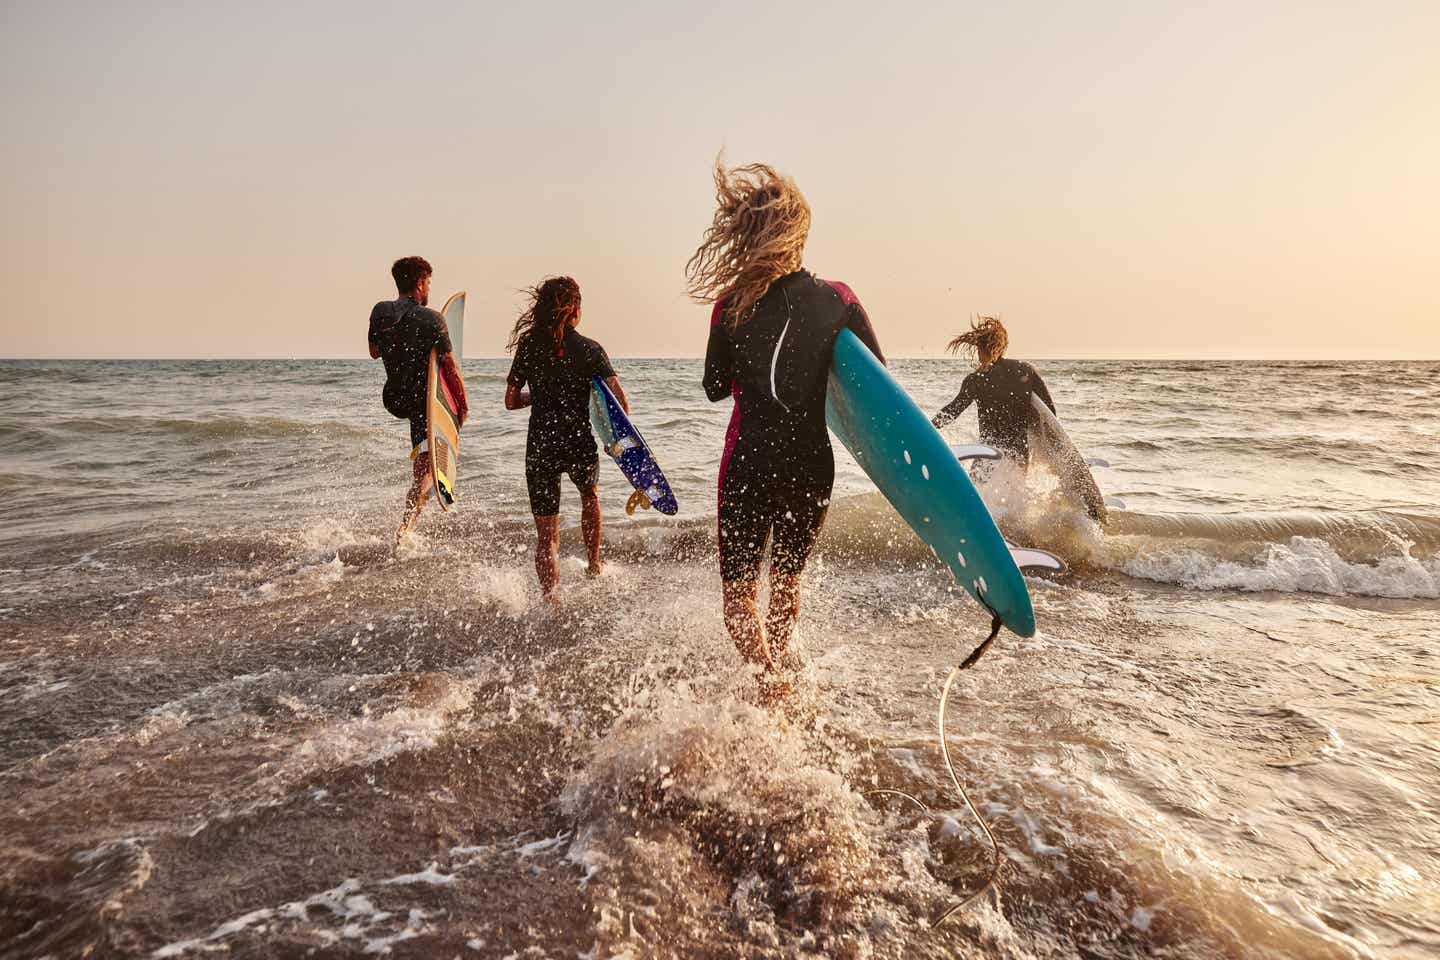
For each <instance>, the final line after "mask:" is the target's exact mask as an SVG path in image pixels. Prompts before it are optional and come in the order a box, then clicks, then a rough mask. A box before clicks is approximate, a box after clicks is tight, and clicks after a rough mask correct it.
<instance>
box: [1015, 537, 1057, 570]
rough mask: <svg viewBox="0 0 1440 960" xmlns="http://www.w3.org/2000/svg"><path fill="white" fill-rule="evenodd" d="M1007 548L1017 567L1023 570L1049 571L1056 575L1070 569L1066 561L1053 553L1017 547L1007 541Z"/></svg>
mask: <svg viewBox="0 0 1440 960" xmlns="http://www.w3.org/2000/svg"><path fill="white" fill-rule="evenodd" d="M1005 546H1007V547H1009V548H1010V557H1011V558H1012V559H1013V560H1014V561H1015V566H1017V567H1019V568H1020V569H1021V570H1049V571H1052V572H1054V573H1064V572H1065V571H1066V569H1068V568H1067V567H1066V566H1065V561H1064V560H1061V559H1060V558H1059V557H1057V556H1055V554H1053V553H1046V552H1045V551H1044V550H1031V549H1028V548H1026V547H1017V546H1015V545H1014V544H1013V543H1011V542H1010V541H1009V540H1006V541H1005Z"/></svg>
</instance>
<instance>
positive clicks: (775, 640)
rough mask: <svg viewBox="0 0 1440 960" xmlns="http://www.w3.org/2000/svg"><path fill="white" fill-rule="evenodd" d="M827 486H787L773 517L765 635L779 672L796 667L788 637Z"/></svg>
mask: <svg viewBox="0 0 1440 960" xmlns="http://www.w3.org/2000/svg"><path fill="white" fill-rule="evenodd" d="M831 476H833V474H831ZM822 479H823V478H822ZM830 487H831V484H830V483H828V482H826V483H821V484H816V485H815V486H812V487H810V488H809V489H805V488H803V487H798V486H794V487H790V488H789V489H788V490H787V491H786V492H785V495H784V497H783V499H784V500H785V503H784V505H783V509H782V510H780V511H778V514H777V516H776V517H775V532H774V538H773V539H774V543H773V544H772V546H771V547H770V607H769V609H768V610H767V611H766V616H765V635H766V637H767V638H768V639H769V642H770V656H771V657H772V658H773V659H774V661H775V666H776V667H777V668H779V669H785V670H794V669H797V668H798V667H799V657H797V656H796V655H795V654H794V652H793V651H791V649H790V638H791V637H792V636H794V634H795V622H796V620H798V619H799V617H800V576H801V574H803V573H804V572H805V563H806V561H807V560H809V559H810V551H811V550H813V549H814V547H815V539H816V538H817V537H818V536H820V528H821V527H823V526H824V525H825V514H826V512H827V511H828V510H829V508H830Z"/></svg>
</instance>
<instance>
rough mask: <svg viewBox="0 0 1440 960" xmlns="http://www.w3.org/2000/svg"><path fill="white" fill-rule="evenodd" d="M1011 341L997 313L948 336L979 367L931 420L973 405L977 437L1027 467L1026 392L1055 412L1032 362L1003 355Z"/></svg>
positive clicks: (945, 419)
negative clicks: (978, 424)
mask: <svg viewBox="0 0 1440 960" xmlns="http://www.w3.org/2000/svg"><path fill="white" fill-rule="evenodd" d="M1009 343H1010V338H1009V335H1008V334H1007V333H1006V330H1005V326H1004V324H1002V323H1001V322H1000V321H999V320H998V319H997V318H995V317H981V318H980V320H979V322H978V323H975V324H973V325H972V327H971V329H970V330H969V331H968V332H966V333H963V334H961V335H960V336H958V337H956V338H955V339H954V340H952V341H950V344H949V349H950V351H951V352H952V353H953V352H958V351H960V350H966V351H967V352H969V353H971V354H972V355H973V356H974V357H975V358H976V361H977V369H976V370H975V372H974V373H972V374H970V375H969V376H968V377H966V378H965V380H964V382H963V383H961V385H960V392H959V393H958V394H956V395H955V399H954V400H951V401H950V402H949V403H947V404H946V405H945V407H944V409H942V410H941V411H940V412H939V413H937V414H935V416H934V417H933V418H931V420H930V422H931V423H933V424H934V425H935V428H936V429H939V428H941V427H943V426H945V425H946V424H948V423H950V422H951V421H952V420H954V419H955V418H956V417H958V416H960V414H962V413H964V412H965V410H966V409H967V408H968V407H969V406H970V404H972V403H974V404H977V414H978V419H979V421H980V442H981V443H984V444H988V445H989V446H992V447H994V448H995V449H997V450H999V451H1000V452H1001V453H1003V454H1005V455H1007V456H1009V457H1011V458H1013V459H1015V460H1017V461H1018V462H1019V463H1020V464H1021V466H1028V465H1029V463H1030V445H1029V441H1028V440H1027V439H1026V433H1027V429H1028V427H1029V426H1030V423H1031V421H1032V419H1033V417H1034V415H1035V414H1034V411H1033V409H1032V408H1031V406H1030V394H1032V393H1033V394H1035V395H1036V396H1037V397H1039V398H1040V399H1041V401H1043V402H1044V404H1045V406H1047V407H1049V408H1050V412H1051V413H1054V412H1055V402H1054V401H1053V400H1051V399H1050V391H1049V390H1048V389H1046V387H1045V381H1044V380H1042V379H1041V378H1040V374H1038V373H1036V372H1035V368H1034V367H1032V366H1030V364H1028V363H1026V362H1025V361H1023V360H1011V359H1009V358H1008V357H1006V356H1005V355H1004V354H1005V348H1006V347H1008V346H1009Z"/></svg>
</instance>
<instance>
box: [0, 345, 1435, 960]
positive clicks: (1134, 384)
mask: <svg viewBox="0 0 1440 960" xmlns="http://www.w3.org/2000/svg"><path fill="white" fill-rule="evenodd" d="M617 367H618V370H619V373H620V376H621V378H622V380H623V382H624V383H625V385H626V388H627V390H628V392H629V393H630V396H631V399H632V405H633V409H634V413H635V417H636V420H637V422H638V423H639V424H640V425H641V427H642V429H644V431H645V433H646V436H647V438H648V439H649V440H650V442H651V445H652V446H653V447H654V448H655V450H656V452H657V454H658V455H659V457H660V458H661V460H662V462H663V464H664V465H665V466H666V468H667V472H668V473H669V475H670V477H671V478H672V480H673V481H674V485H675V487H676V489H677V493H678V496H679V499H680V502H681V512H680V514H679V516H677V517H675V518H671V519H667V518H663V517H657V516H654V515H637V516H636V517H635V518H633V519H630V518H626V517H625V516H624V514H623V511H622V509H621V505H622V504H623V502H624V500H625V496H626V495H627V493H628V489H626V487H625V484H624V482H623V480H622V479H621V477H620V476H619V473H618V471H616V470H614V468H613V467H612V466H611V465H610V464H609V463H608V462H604V461H602V464H601V475H602V479H601V497H602V502H603V504H604V506H605V509H606V522H607V527H606V543H607V553H606V556H607V564H608V565H607V571H606V573H605V575H604V576H602V577H600V578H598V579H589V578H586V577H585V576H584V572H583V561H582V560H581V548H580V543H579V536H578V524H577V522H576V521H577V519H578V502H577V500H576V498H575V495H574V492H573V490H569V489H567V490H566V491H565V494H564V501H563V503H562V508H561V509H562V515H563V517H562V522H563V524H564V525H565V530H564V532H563V544H562V553H563V557H562V576H563V590H564V602H563V605H562V608H561V609H560V610H559V611H558V612H556V611H552V610H550V609H549V608H548V607H547V606H546V605H545V604H543V603H542V602H541V601H540V599H539V591H538V588H537V586H536V583H535V577H534V572H533V568H532V560H533V550H534V535H533V526H532V524H531V521H530V519H529V516H528V508H527V503H526V499H525V490H524V480H523V449H524V434H525V426H526V416H527V414H526V413H525V412H516V413H507V412H506V411H505V410H504V409H503V406H502V404H501V396H502V393H503V375H504V372H505V369H506V368H505V364H504V363H503V362H502V361H484V360H472V361H467V363H466V366H465V369H466V377H467V381H468V383H469V388H470V394H471V404H472V411H473V419H472V421H471V422H470V423H469V424H468V425H467V426H466V428H465V431H464V433H463V434H462V440H463V444H464V448H463V450H462V457H463V463H462V469H461V488H460V495H461V500H460V504H459V509H458V511H457V512H454V513H450V514H443V515H442V514H441V513H440V512H439V511H438V509H435V508H434V507H433V506H432V508H431V509H430V510H427V512H426V515H425V517H424V519H423V520H422V523H421V526H420V530H419V533H418V535H416V536H415V537H413V538H411V539H410V540H408V541H407V542H406V543H405V544H404V545H403V546H402V548H401V549H400V551H399V552H398V554H397V553H395V552H394V551H392V550H391V548H390V535H391V531H392V530H393V527H394V524H395V522H396V520H397V518H398V514H399V510H400V506H401V499H402V495H403V490H404V487H405V484H406V481H407V479H408V473H409V468H408V463H407V462H406V460H405V456H406V454H407V453H408V450H407V447H408V439H407V432H406V427H405V425H404V424H403V423H402V422H400V421H396V420H394V419H392V418H390V417H389V416H388V415H387V414H386V413H385V412H384V411H383V409H382V408H381V407H380V404H379V391H380V386H381V378H382V373H381V370H380V367H379V364H378V363H367V362H359V361H354V362H350V361H336V362H214V363H202V362H193V363H191V362H163V363H162V362H134V363H128V362H53V363H52V362H20V361H7V362H3V363H0V863H3V865H4V866H3V869H0V954H3V955H5V956H17V957H39V956H54V957H69V956H81V955H86V954H87V951H88V955H91V956H127V957H128V956H154V957H200V956H205V955H208V954H211V953H216V952H225V953H229V954H233V955H236V956H242V957H270V956H307V955H311V954H312V953H314V954H316V955H336V956H348V955H355V956H360V955H374V954H389V955H393V956H399V957H446V958H449V957H455V956H462V957H468V956H476V957H497V958H498V957H516V958H520V957H536V958H539V957H554V958H559V957H591V958H608V957H632V958H641V957H741V956H743V957H796V956H801V957H855V958H864V957H954V956H961V957H1074V956H1085V957H1117V958H1123V957H1142V956H1155V955H1161V956H1167V957H1180V958H1192V957H1193V958H1201V957H1216V956H1221V957H1385V958H1411V957H1434V956H1437V955H1440V786H1437V784H1440V746H1437V745H1440V660H1437V656H1440V442H1437V437H1440V364H1435V363H1355V364H1332V363H1182V362H1169V363H1166V362H1152V361H1146V362H1121V361H1108V362H1073V361H1038V362H1037V367H1038V368H1039V369H1040V370H1041V371H1042V373H1043V374H1044V375H1045V377H1046V379H1047V381H1048V383H1049V384H1050V386H1051V389H1052V392H1053V394H1054V395H1055V398H1056V401H1057V403H1058V405H1059V408H1060V415H1061V417H1062V419H1063V420H1064V422H1065V423H1066V424H1067V426H1068V428H1069V430H1070V432H1071V434H1072V436H1073V437H1074V439H1075V440H1076V442H1077V443H1078V444H1079V445H1080V447H1081V448H1082V449H1083V450H1084V451H1085V453H1086V454H1087V456H1089V457H1091V458H1094V459H1095V460H1096V461H1097V462H1103V464H1104V465H1097V466H1096V468H1095V474H1096V478H1097V480H1098V481H1099V483H1100V486H1101V487H1102V489H1103V490H1104V491H1105V493H1106V495H1107V497H1109V498H1110V499H1111V502H1112V520H1111V522H1110V524H1109V525H1108V526H1107V527H1106V528H1105V529H1103V530H1102V529H1100V528H1098V527H1096V526H1095V525H1094V524H1092V523H1090V522H1089V521H1088V520H1087V519H1085V518H1084V516H1083V513H1082V511H1081V510H1080V508H1079V507H1078V505H1076V504H1074V503H1072V502H1071V501H1069V500H1068V499H1067V498H1066V497H1065V495H1064V494H1063V492H1062V491H1059V490H1057V489H1056V487H1055V484H1054V481H1053V479H1052V478H1050V477H1049V475H1048V474H1047V473H1046V472H1045V471H1044V470H1043V469H1037V470H1034V471H1032V472H1031V474H1030V475H1029V476H1028V477H1026V476H1019V475H1017V474H1015V473H1014V472H1012V471H999V472H997V473H996V474H995V476H994V477H993V478H992V479H991V481H990V482H989V483H988V484H987V485H986V486H985V487H984V489H983V490H982V493H983V494H984V496H985V497H986V500H987V502H988V503H989V504H990V505H991V507H992V510H993V511H994V512H995V514H996V516H997V518H998V520H999V522H1000V524H1001V527H1002V529H1003V530H1004V531H1005V532H1006V533H1007V535H1008V536H1009V538H1010V539H1011V540H1012V541H1014V542H1016V543H1019V544H1023V545H1028V546H1036V547H1041V548H1044V549H1048V550H1052V551H1054V552H1056V553H1058V554H1060V555H1061V556H1063V557H1064V558H1066V559H1067V560H1068V561H1069V562H1070V564H1071V571H1070V573H1069V574H1067V575H1066V576H1064V577H1061V578H1059V579H1054V580H1046V579H1032V580H1030V581H1029V582H1030V586H1031V592H1032V595H1033V597H1034V600H1035V607H1036V614H1037V620H1038V622H1039V625H1040V632H1039V633H1038V634H1037V636H1035V637H1033V638H1030V639H1024V640H1022V639H1018V638H1016V637H1014V636H1012V635H1010V634H1008V633H1005V634H1002V635H1001V637H1000V639H999V640H998V641H997V642H996V644H995V646H994V647H993V648H992V649H991V651H990V652H989V653H988V654H987V655H986V656H985V657H984V658H983V659H982V660H981V661H980V662H979V663H978V664H977V665H976V666H975V668H974V669H973V670H970V671H967V672H965V673H963V674H961V675H960V678H959V680H958V681H957V685H956V688H955V691H954V693H953V694H952V698H951V702H950V707H949V718H948V721H949V725H948V731H947V733H948V737H949V740H948V742H949V744H950V749H951V752H952V754H953V756H954V757H955V761H956V768H957V772H958V773H959V775H960V776H961V778H962V779H963V781H964V782H965V784H966V786H967V788H968V789H969V790H970V792H971V795H972V797H974V799H975V800H976V803H977V805H978V806H979V809H980V811H981V812H982V814H983V815H984V816H985V818H986V819H987V821H988V822H989V823H990V824H991V826H992V827H993V829H994V831H995V835H996V837H997V839H998V841H999V843H1000V846H1001V850H1002V853H1003V855H1004V865H1003V868H1002V871H1001V873H1000V877H999V880H998V882H997V884H996V885H995V886H994V887H993V888H992V889H991V890H990V891H988V892H987V893H986V894H985V895H984V896H983V897H981V898H980V899H979V900H978V901H977V902H975V903H974V904H972V905H970V906H969V907H967V908H966V909H965V910H963V911H961V912H959V913H957V914H956V915H955V916H954V917H953V918H951V919H950V921H949V922H947V923H946V924H945V925H943V926H941V927H940V928H938V929H935V930H931V929H930V928H929V926H930V922H931V921H932V920H933V919H934V918H935V917H937V916H939V915H940V914H941V913H942V912H943V911H944V910H945V909H947V908H948V906H949V905H950V904H953V903H954V902H956V901H957V899H959V898H960V897H962V896H964V895H965V894H966V893H968V892H969V891H971V890H973V889H975V888H976V887H977V886H978V885H980V884H981V883H983V882H984V880H985V878H986V876H987V873H988V865H989V857H990V851H989V848H988V846H987V845H986V844H985V842H984V839H983V836H982V835H981V834H980V833H979V831H978V829H977V828H976V827H975V825H974V823H973V821H972V820H971V819H970V818H969V817H968V815H967V814H966V812H965V810H964V808H963V805H962V804H961V802H960V800H959V798H958V797H957V796H955V794H954V793H953V791H952V789H951V788H950V787H949V785H948V778H947V775H946V773H945V769H944V767H943V765H942V763H941V760H940V754H939V749H938V743H937V735H936V731H935V710H936V705H937V698H938V696H939V692H940V686H941V683H942V682H943V680H944V678H945V676H946V674H947V672H948V671H949V669H950V668H951V667H952V666H953V665H954V663H955V662H956V661H957V659H959V658H960V657H962V656H964V655H965V654H966V653H968V652H969V651H970V649H972V648H973V646H974V645H975V643H976V642H978V640H979V639H980V638H981V637H982V636H983V634H984V632H985V629H986V627H987V626H988V622H987V617H986V616H985V615H984V613H983V612H982V611H981V610H980V609H979V608H978V607H977V606H976V605H975V604H974V603H973V602H972V601H970V600H969V599H968V597H967V596H966V595H965V594H964V593H963V592H962V591H960V590H959V589H958V588H956V587H955V586H954V585H953V584H952V583H951V582H950V580H949V576H948V574H947V573H946V572H945V571H944V570H943V569H942V568H941V567H940V566H939V565H938V564H937V563H936V562H935V561H934V560H933V558H931V557H930V555H929V553H928V551H927V550H926V549H925V548H923V547H922V546H921V545H920V544H919V542H918V541H917V540H916V539H915V538H914V537H913V535H911V534H910V533H909V532H908V531H907V530H906V529H905V528H904V526H903V525H902V524H901V523H900V522H899V521H898V519H897V518H896V517H895V515H894V514H893V512H892V511H891V510H890V508H889V507H888V505H887V504H886V503H885V502H884V501H883V499H882V498H880V497H879V495H878V494H877V493H876V492H875V491H874V489H873V487H871V486H870V485H869V483H868V481H867V480H866V479H865V478H864V476H863V474H862V473H861V472H860V471H859V470H858V469H857V468H856V466H855V464H854V463H853V461H851V460H850V458H849V457H848V455H847V454H846V453H845V452H844V451H843V449H838V448H837V457H836V459H837V486H836V498H835V504H834V506H833V508H832V510H831V514H830V517H829V520H828V523H827V526H826V531H825V534H824V537H823V539H822V541H821V544H820V547H819V550H818V552H817V554H816V556H815V557H814V559H813V560H812V563H811V566H810V569H809V570H808V571H807V574H806V593H805V598H804V605H803V609H802V614H801V625H800V630H799V643H800V645H801V647H802V649H803V652H804V655H805V658H806V660H807V662H808V665H807V669H806V674H805V680H804V682H803V683H802V685H801V688H800V689H799V691H798V692H797V694H796V697H795V700H794V702H793V703H792V704H791V706H790V707H789V709H788V710H787V711H786V712H785V713H784V714H782V715H779V716H777V715H772V714H771V713H770V712H768V711H766V710H764V709H761V708H760V707H758V706H757V705H756V704H755V702H754V696H753V691H752V687H753V682H752V681H751V680H750V678H749V677H748V675H747V674H746V672H745V671H744V670H743V669H742V667H741V663H740V661H739V659H738V657H737V656H736V654H735V652H734V650H733V647H732V646H731V644H730V641H729V639H728V638H727V636H726V634H725V630H724V627H723V625H722V623H721V620H720V616H719V578H718V571H717V565H716V557H715V544H714V530H713V528H714V497H715V490H714V483H715V474H716V467H717V463H718V458H719V453H720V449H721V444H722V438H723V433H724V427H725V422H726V420H727V418H728V414H729V406H728V403H725V404H719V405H711V404H708V403H706V402H705V401H704V397H703V394H702V392H701V390H700V388H699V378H700V370H699V363H698V362H696V361H692V360H673V361H667V360H649V361H619V362H618V363H617ZM893 369H894V372H895V373H896V376H897V377H898V379H899V380H900V381H901V382H902V383H903V384H904V385H905V386H906V387H907V388H908V389H909V390H910V391H911V392H912V393H913V394H914V395H915V396H916V398H917V399H919V400H920V401H921V403H922V406H925V407H926V408H927V409H931V410H933V409H938V407H939V406H940V405H942V404H943V403H944V402H945V401H946V400H948V399H949V398H950V396H952V395H953V391H954V390H955V389H956V388H957V387H958V382H959V379H960V377H961V375H962V374H963V372H964V370H963V368H962V367H961V366H959V365H958V364H957V363H954V362H949V361H916V360H901V361H896V362H895V363H894V364H893ZM947 433H949V434H950V435H951V436H952V437H953V439H954V440H955V441H956V442H961V441H968V440H973V437H974V415H973V414H968V415H967V416H966V417H965V418H962V420H961V422H960V423H958V424H956V425H955V426H953V427H951V428H949V430H948V431H947ZM877 791H903V792H905V793H907V794H910V795H912V796H914V797H915V798H917V799H918V800H920V801H923V803H924V804H925V805H926V806H927V807H928V808H929V810H928V812H925V811H922V810H920V809H919V808H918V807H917V806H916V805H915V804H912V803H909V802H907V801H904V800H903V799H900V798H897V797H895V796H894V795H893V794H889V793H881V792H877Z"/></svg>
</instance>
